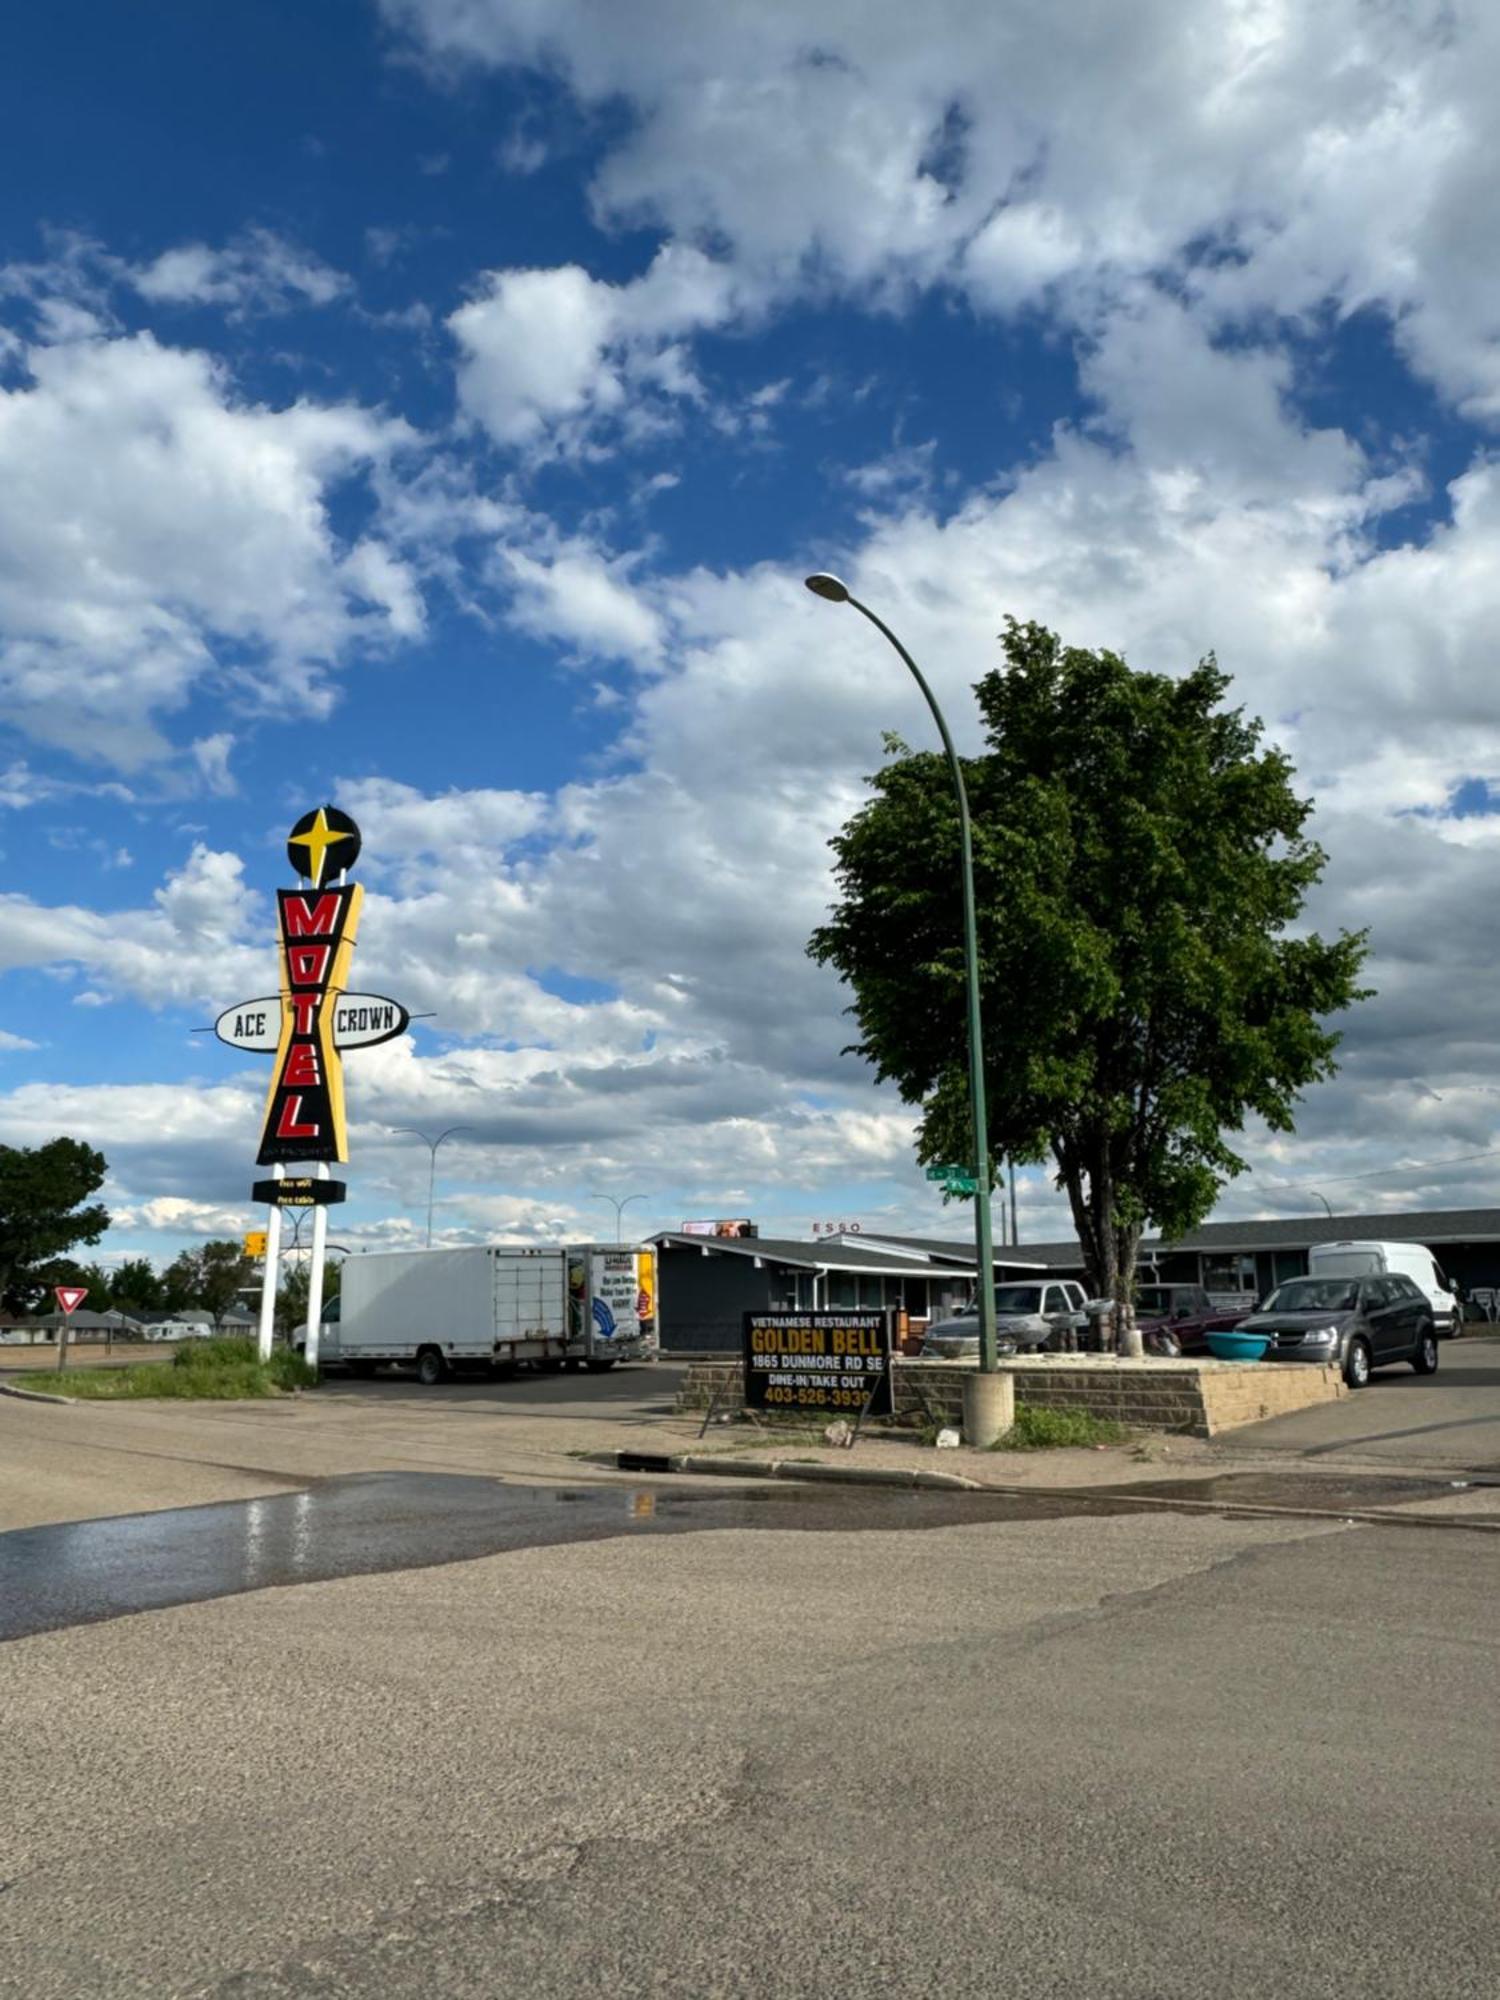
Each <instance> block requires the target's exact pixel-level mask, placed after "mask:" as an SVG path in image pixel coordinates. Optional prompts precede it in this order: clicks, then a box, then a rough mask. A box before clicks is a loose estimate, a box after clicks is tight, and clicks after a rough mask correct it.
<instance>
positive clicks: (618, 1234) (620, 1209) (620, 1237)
mask: <svg viewBox="0 0 1500 2000" xmlns="http://www.w3.org/2000/svg"><path fill="white" fill-rule="evenodd" d="M589 1199H590V1200H591V1201H607V1202H608V1203H609V1205H610V1206H611V1208H613V1210H614V1212H615V1241H616V1243H620V1242H623V1241H624V1232H623V1225H622V1224H621V1221H620V1217H621V1216H622V1215H623V1214H624V1213H625V1211H626V1209H627V1208H628V1207H629V1206H630V1204H631V1203H632V1202H633V1201H649V1200H650V1199H651V1197H650V1195H649V1194H627V1195H626V1196H625V1197H624V1199H623V1200H622V1201H616V1200H615V1197H614V1196H613V1195H612V1194H593V1195H590V1197H589Z"/></svg>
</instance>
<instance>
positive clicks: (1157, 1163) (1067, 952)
mask: <svg viewBox="0 0 1500 2000" xmlns="http://www.w3.org/2000/svg"><path fill="white" fill-rule="evenodd" d="M1003 647H1004V652H1005V658H1006V666H1005V667H1004V668H1003V669H1000V670H996V671H994V672H992V673H990V674H988V675H986V677H985V678H984V680H982V681H981V682H980V684H979V686H978V689H977V690H976V692H977V694H978V697H979V706H980V709H981V712H982V715H983V718H984V726H985V735H986V739H987V744H988V748H987V750H986V752H985V754H984V755H982V756H980V757H977V758H974V759H971V760H966V761H965V764H964V773H965V780H966V783H967V786H968V789H969V797H970V805H971V810H972V816H973V822H974V851H975V880H976V890H977V903H978V917H979V932H980V961H981V978H982V990H983V1005H984V1028H985V1075H986V1088H987V1094H988V1097H989V1144H990V1152H991V1158H992V1159H994V1158H996V1157H1000V1156H1003V1155H1007V1154H1008V1155H1009V1156H1010V1157H1011V1158H1012V1159H1014V1160H1018V1161H1022V1162H1038V1161H1042V1160H1045V1159H1047V1158H1048V1156H1049V1155H1050V1156H1051V1158H1052V1160H1053V1162H1054V1163H1055V1166H1056V1169H1057V1180H1058V1184H1059V1185H1060V1186H1061V1187H1062V1188H1063V1189H1065V1191H1066V1192H1067V1195H1068V1199H1069V1203H1070V1205H1071V1209H1072V1214H1073V1220H1074V1224H1075V1227H1076V1229H1077V1232H1078V1238H1079V1243H1080V1246H1081V1248H1082V1251H1083V1256H1084V1262H1085V1266H1086V1268H1087V1270H1088V1273H1089V1277H1090V1281H1091V1283H1092V1284H1093V1285H1094V1287H1095V1289H1096V1290H1097V1291H1098V1292H1099V1293H1101V1294H1107V1295H1110V1296H1113V1297H1115V1298H1116V1299H1118V1300H1120V1301H1122V1302H1123V1301H1124V1300H1126V1299H1128V1297H1129V1295H1130V1287H1131V1284H1132V1281H1133V1277H1134V1269H1135V1258H1136V1247H1137V1244H1138V1242H1139V1239H1140V1235H1141V1231H1142V1229H1143V1227H1144V1226H1145V1224H1146V1223H1147V1222H1148V1221H1151V1222H1153V1223H1155V1224H1156V1225H1157V1226H1158V1227H1159V1228H1160V1229H1161V1230H1162V1231H1163V1232H1164V1233H1166V1234H1168V1235H1173V1234H1178V1233H1180V1232H1182V1231H1183V1230H1185V1229H1188V1228H1191V1227H1192V1226H1193V1225H1195V1224H1196V1223H1198V1222H1200V1221H1201V1220H1202V1219H1203V1217H1204V1216H1205V1215H1206V1214H1207V1213H1208V1212H1209V1210H1210V1209H1211V1208H1212V1206H1213V1204H1214V1201H1215V1199H1216V1197H1217V1195H1218V1193H1219V1191H1220V1189H1221V1188H1222V1186H1223V1185H1224V1182H1225V1181H1226V1179H1228V1178H1229V1177H1230V1176H1232V1175H1234V1174H1236V1173H1238V1172H1240V1171H1241V1170H1242V1168H1243V1165H1244V1162H1243V1161H1242V1160H1241V1159H1240V1158H1239V1156H1238V1155H1237V1154H1236V1153H1235V1151H1234V1150H1233V1148H1232V1146H1231V1145H1230V1143H1229V1140H1228V1136H1227V1135H1231V1134H1234V1133H1236V1132H1238V1131H1240V1130H1241V1129H1242V1127H1243V1125H1244V1122H1245V1120H1246V1118H1247V1117H1251V1116H1253V1117H1257V1118H1259V1119H1261V1120H1262V1121H1263V1122H1264V1123H1265V1124H1266V1125H1267V1126H1269V1127H1270V1128H1271V1129H1272V1130H1273V1131H1277V1132H1285V1131H1289V1130H1291V1128H1292V1119H1293V1110H1294V1107H1295V1104H1296V1102H1297V1099H1298V1097H1299V1095H1300V1093H1301V1092H1302V1091H1303V1090H1304V1089H1305V1088H1306V1087H1307V1086H1308V1085H1309V1084H1311V1083H1313V1082H1316V1081H1317V1080H1319V1079H1321V1078H1324V1077H1327V1076H1330V1075H1331V1074H1332V1073H1333V1071H1334V1068H1335V1063H1334V1051H1335V1049H1336V1047H1337V1044H1338V1040H1339V1037H1338V1036H1337V1034H1335V1033H1333V1032H1332V1031H1331V1030H1330V1029H1329V1028H1328V1027H1327V1025H1326V1021H1327V1017H1328V1016H1330V1015H1331V1014H1334V1013H1337V1012H1338V1011H1340V1010H1341V1009H1343V1008H1346V1007H1348V1006H1349V1005H1350V1003H1351V1002H1352V1001H1354V1000H1356V999H1359V998H1362V997H1364V995H1363V993H1362V991H1361V989H1360V988H1359V986H1358V984H1357V981H1358V976H1359V969H1360V966H1361V964H1362V962H1363V959H1364V956H1365V942H1364V936H1363V934H1362V933H1358V934H1350V933H1347V932H1345V933H1341V934H1340V936H1339V937H1338V938H1337V939H1336V940H1334V941H1333V942H1331V943H1330V942H1326V941H1325V940H1323V939H1322V938H1319V937H1316V936H1311V935H1305V934H1299V933H1297V932H1295V931H1294V930H1293V928H1292V927H1293V926H1294V925H1295V923H1296V920H1297V918H1298V915H1299V912H1300V911H1301V909H1302V906H1303V903H1304V900H1305V899H1306V896H1307V894H1308V891H1309V890H1310V889H1311V888H1312V887H1313V885H1314V884H1315V883H1316V882H1317V880H1318V879H1319V876H1320V874H1321V871H1322V868H1323V865H1324V860H1325V856H1324V854H1323V852H1322V850H1321V849H1320V848H1319V847H1318V846H1317V845H1316V844H1315V843H1314V842H1313V841H1311V840H1310V839H1308V838H1307V836H1306V833H1305V831H1304V828H1305V825H1306V821H1307V818H1308V814H1309V812H1310V810H1311V805H1310V801H1308V800H1305V799H1301V798H1299V797H1298V796H1297V795H1296V793H1295V791H1294V790H1293V786H1292V777H1293V772H1292V767H1291V765H1290V763H1289V761H1288V760H1287V758H1286V757H1285V756H1284V755H1283V754H1282V753H1281V752H1280V751H1279V750H1275V749H1268V748H1266V747H1265V746H1264V745H1263V744H1262V741H1261V734H1262V732H1261V725H1260V724H1259V722H1258V721H1255V720H1253V719H1250V718H1247V717H1246V716H1245V714H1244V712H1243V711H1242V710H1240V709H1230V708H1226V707H1225V706H1224V697H1225V694H1226V692H1227V690H1228V687H1229V678H1228V676H1227V675H1226V674H1224V673H1222V672H1221V671H1220V669H1219V668H1218V666H1217V664H1216V663H1215V661H1214V660H1213V659H1212V658H1211V657H1210V658H1209V659H1206V660H1204V661H1202V662H1201V663H1200V664H1199V666H1198V667H1197V668H1196V669H1195V670H1194V671H1193V672H1191V673H1189V674H1187V675H1185V676H1184V677H1183V678H1182V679H1180V680H1174V679H1172V678H1170V677H1169V676H1166V675H1162V674H1152V673H1140V672H1135V671H1133V670H1132V669H1131V668H1129V667H1128V666H1127V665H1126V664H1125V662H1124V660H1122V659H1121V658H1119V657H1118V656H1117V655H1116V654H1114V653H1110V652H1089V651H1085V650H1082V649H1080V648H1076V647H1071V646H1064V645H1063V644H1062V643H1061V642H1060V641H1059V639H1058V638H1057V637H1056V636H1055V635H1054V634H1053V633H1051V632H1049V631H1047V630H1045V629H1044V628H1043V627H1041V626H1039V625H1035V624H1025V625H1022V624H1018V623H1017V622H1016V621H1015V620H1008V621H1007V626H1006V631H1005V633H1004V635H1003ZM891 747H892V749H893V757H892V761H891V762H890V763H889V764H887V766H886V767H885V768H884V769H883V770H882V771H881V772H880V773H879V774H878V775H877V776H876V777H875V778H874V779H873V780H872V783H873V785H874V789H875V796H874V798H873V799H871V800H870V802H869V803H868V804H867V805H866V806H864V807H863V808H862V810H861V811H860V812H858V813H857V814H856V815H855V816H854V818H853V819H851V820H850V822H849V823H848V825H847V826H845V828H844V829H843V831H842V832H841V833H840V834H839V835H838V836H837V837H836V838H835V840H834V842H833V849H834V853H835V855H836V857H837V880H838V885H839V889H840V893H841V898H842V900H841V901H840V902H839V904H838V905H837V906H836V907H835V908H834V910H833V911H832V913H831V916H830V920H829V922H828V923H827V924H825V925H824V926H823V927H822V928H821V929H819V930H818V931H817V932H816V933H815V934H814V937H813V939H812V942H811V944H810V946H809V949H810V951H811V953H812V955H813V956H814V957H815V958H817V959H819V960H820V961H822V962H824V963H827V964H830V965H833V966H835V967H836V968H837V969H838V971H839V972H840V973H842V975H843V976H844V978H845V979H846V980H847V981H848V983H849V985H850V986H851V988H852V989H853V993H854V1004H853V1006H852V1008H851V1009H850V1011H851V1013H853V1014H854V1016H855V1017H856V1019H857V1020H858V1023H859V1029H860V1039H859V1040H858V1041H857V1042H856V1043H855V1044H854V1045H853V1046H854V1049H855V1050H856V1051H857V1052H858V1053H859V1054H861V1055H863V1056H865V1057H867V1058H868V1059H869V1060H870V1061H871V1062H872V1063H873V1064H874V1065H875V1067H876V1070H877V1073H878V1074H879V1075H880V1076H881V1077H883V1078H885V1077H888V1078H890V1079H892V1080H893V1081H894V1082H895V1083H896V1085H897V1086H898V1088H899V1089H900V1091H901V1093H902V1095H903V1097H904V1098H905V1099H906V1100H907V1101H908V1102H909V1103H912V1104H920V1105H921V1106H922V1114H923V1115H922V1123H921V1135H920V1143H919V1151H920V1154H921V1157H922V1158H923V1160H925V1161H931V1162H937V1161H942V1160H966V1159H967V1158H969V1157H970V1153H971V1147H970V1143H969V1089H968V1077H967V1068H966V1064H967V1041H966V1025H965V1011H964V994H965V988H964V954H963V921H962V903H961V883H960V868H959V856H960V847H959V828H958V812H957V806H956V803H955V800H954V795H953V788H952V781H951V777H950V774H949V771H948V767H947V764H946V761H945V760H944V759H943V758H942V757H941V756H937V755H930V754H913V753H911V752H908V751H907V750H906V749H905V747H904V746H902V745H899V744H893V745H892V746H891Z"/></svg>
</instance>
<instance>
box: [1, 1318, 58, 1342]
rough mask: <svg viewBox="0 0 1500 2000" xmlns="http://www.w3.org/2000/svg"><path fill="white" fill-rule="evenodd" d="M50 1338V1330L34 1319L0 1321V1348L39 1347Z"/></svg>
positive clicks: (51, 1334)
mask: <svg viewBox="0 0 1500 2000" xmlns="http://www.w3.org/2000/svg"><path fill="white" fill-rule="evenodd" d="M52 1338H53V1332H52V1329H51V1328H50V1327H44V1326H42V1325H40V1324H39V1322H38V1321H36V1320H34V1319H0V1347H39V1346H42V1345H44V1344H45V1343H46V1342H47V1341H49V1340H51V1339H52Z"/></svg>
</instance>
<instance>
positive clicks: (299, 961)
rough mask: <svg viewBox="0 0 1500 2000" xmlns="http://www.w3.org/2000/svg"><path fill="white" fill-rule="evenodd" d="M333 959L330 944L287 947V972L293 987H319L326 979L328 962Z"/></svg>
mask: <svg viewBox="0 0 1500 2000" xmlns="http://www.w3.org/2000/svg"><path fill="white" fill-rule="evenodd" d="M332 957H333V946H332V945H331V944H293V945H288V946H287V953H286V963H287V971H288V972H289V973H290V975H291V980H292V984H293V985H294V986H321V985H322V984H323V981H324V980H325V979H326V978H327V977H328V961H329V960H330V959H331V958H332Z"/></svg>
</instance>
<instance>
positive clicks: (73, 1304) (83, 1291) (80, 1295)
mask: <svg viewBox="0 0 1500 2000" xmlns="http://www.w3.org/2000/svg"><path fill="white" fill-rule="evenodd" d="M88 1295H89V1288H88V1286H87V1285H54V1286H53V1287H52V1296H53V1298H55V1299H56V1300H57V1303H58V1304H59V1305H60V1306H61V1307H62V1309H63V1311H64V1312H65V1313H72V1312H77V1310H78V1308H79V1307H80V1306H81V1305H82V1304H83V1302H84V1300H85V1299H86V1298H87V1297H88Z"/></svg>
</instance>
